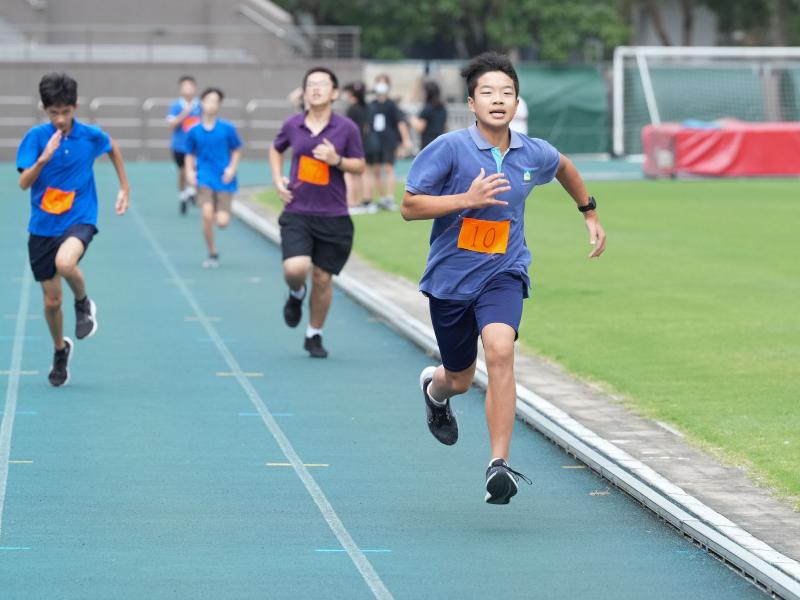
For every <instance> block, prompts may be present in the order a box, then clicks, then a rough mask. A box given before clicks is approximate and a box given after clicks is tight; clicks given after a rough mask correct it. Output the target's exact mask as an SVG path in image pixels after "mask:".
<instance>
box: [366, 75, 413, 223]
mask: <svg viewBox="0 0 800 600" xmlns="http://www.w3.org/2000/svg"><path fill="white" fill-rule="evenodd" d="M390 90H391V83H390V81H389V76H388V75H378V77H376V78H375V87H374V91H375V99H374V100H373V101H372V102H370V103H369V107H368V118H367V124H368V126H369V133H368V134H367V137H366V140H365V144H364V151H365V154H366V159H367V168H368V170H369V173H368V176H367V190H366V197H367V198H369V199H372V198H374V195H375V193H376V192H377V194H378V206H380V207H381V208H384V209H386V210H394V209H395V200H394V194H395V175H394V160H395V156H396V155H397V154H398V147H399V150H400V153H402V154H408V153H410V151H411V138H410V136H409V134H408V125H407V124H406V120H405V115H404V114H403V112H402V111H401V110H400V108H399V107H398V106H397V104H396V103H395V102H394V100H392V99H391V98H389V92H390Z"/></svg>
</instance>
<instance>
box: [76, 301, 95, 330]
mask: <svg viewBox="0 0 800 600" xmlns="http://www.w3.org/2000/svg"><path fill="white" fill-rule="evenodd" d="M95 333H97V305H96V304H95V303H94V300H92V299H91V298H89V296H86V298H84V299H83V300H81V301H77V300H76V301H75V337H77V338H78V339H79V340H82V339H84V338H90V337H92V336H93V335H94V334H95Z"/></svg>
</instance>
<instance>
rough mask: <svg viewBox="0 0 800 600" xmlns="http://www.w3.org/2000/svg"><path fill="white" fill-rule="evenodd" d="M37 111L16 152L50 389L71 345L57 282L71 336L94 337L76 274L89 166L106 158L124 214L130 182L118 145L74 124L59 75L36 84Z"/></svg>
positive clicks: (92, 201)
mask: <svg viewBox="0 0 800 600" xmlns="http://www.w3.org/2000/svg"><path fill="white" fill-rule="evenodd" d="M39 95H40V97H41V100H42V106H43V107H44V110H45V112H46V113H47V116H48V118H49V119H50V122H49V123H45V124H44V125H37V126H35V127H33V128H32V129H31V130H30V131H28V133H27V134H25V137H24V138H23V139H22V142H21V143H20V145H19V150H18V151H17V170H18V171H19V173H20V176H19V186H20V187H21V188H22V189H23V190H27V189H28V188H30V190H31V218H30V222H29V224H28V231H29V233H30V237H29V238H28V254H29V257H30V262H31V269H32V271H33V277H34V279H35V280H36V281H38V282H40V283H41V285H42V291H43V293H44V307H45V310H44V314H45V318H46V319H47V326H48V328H49V329H50V335H51V336H52V338H53V343H54V344H55V354H54V356H53V365H52V367H51V369H50V373H49V375H48V380H49V381H50V383H51V384H52V385H54V386H56V387H59V386H62V385H65V384H66V383H67V382H68V381H69V364H70V361H71V359H72V356H73V354H74V344H73V342H72V340H71V339H69V338H68V337H65V336H64V316H63V314H62V312H61V278H62V277H63V278H64V279H66V280H67V284H69V287H70V288H71V289H72V292H73V294H74V295H75V336H76V337H77V338H78V339H79V340H81V339H84V338H87V337H91V336H92V335H94V334H95V333H96V332H97V306H96V305H95V303H94V301H93V300H90V299H89V297H88V296H87V295H86V281H85V280H84V277H83V273H81V270H80V269H79V268H78V263H79V262H80V260H81V258H83V255H84V254H85V253H86V250H87V249H88V248H89V243H90V242H91V241H92V238H93V237H94V236H95V235H96V234H97V190H96V189H95V184H94V170H93V165H94V161H95V159H97V158H98V157H100V156H102V155H103V154H108V156H109V158H110V159H111V162H112V163H113V165H114V168H115V169H116V171H117V177H118V178H119V187H120V189H119V192H118V194H117V204H116V211H117V214H118V215H122V214H124V213H125V211H126V210H127V209H128V192H129V188H128V179H127V177H126V175H125V166H124V164H123V162H122V153H121V152H120V151H119V147H118V146H117V144H116V143H115V142H114V141H113V140H112V139H111V138H110V137H109V136H108V134H107V133H105V132H104V131H103V130H102V129H100V128H99V127H94V126H91V125H84V124H83V123H81V122H80V121H78V120H77V119H76V118H75V111H76V110H77V108H78V84H77V83H76V82H75V80H74V79H72V78H71V77H69V76H68V75H66V74H64V73H50V74H48V75H45V76H44V77H42V80H41V82H40V83H39Z"/></svg>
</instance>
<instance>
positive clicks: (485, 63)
mask: <svg viewBox="0 0 800 600" xmlns="http://www.w3.org/2000/svg"><path fill="white" fill-rule="evenodd" d="M492 71H500V72H501V73H505V74H506V75H508V76H509V77H510V78H511V79H512V81H513V82H514V91H515V92H516V95H517V96H519V78H518V77H517V72H516V71H515V70H514V65H512V64H511V60H510V59H509V58H508V57H507V56H505V55H504V54H498V53H497V52H484V53H483V54H480V55H478V56H476V57H475V58H473V59H472V60H471V61H470V63H469V64H468V65H467V66H466V67H464V68H463V69H462V70H461V76H462V77H463V78H464V79H466V80H467V93H468V94H469V96H470V97H472V98H474V97H475V87H476V86H477V85H478V79H480V76H481V75H484V74H485V73H491V72H492Z"/></svg>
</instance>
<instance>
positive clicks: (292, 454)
mask: <svg viewBox="0 0 800 600" xmlns="http://www.w3.org/2000/svg"><path fill="white" fill-rule="evenodd" d="M130 212H131V214H132V215H133V217H134V219H135V220H136V222H137V223H138V224H139V227H140V228H141V230H142V233H143V234H144V237H146V238H147V240H148V241H149V242H150V245H151V246H152V247H153V250H154V251H155V253H156V255H157V256H158V258H159V260H161V263H162V264H163V265H164V268H165V269H166V270H167V272H168V273H169V281H171V282H172V283H174V285H176V286H177V287H178V289H179V290H180V292H181V294H183V297H184V298H185V299H186V302H188V303H189V306H191V308H192V312H194V314H195V315H196V316H197V318H198V320H199V322H200V323H201V324H202V325H203V327H204V328H205V330H206V333H208V337H209V338H210V339H211V341H213V342H214V345H215V346H216V347H217V350H218V351H219V353H220V355H222V358H223V359H224V360H225V362H226V363H227V364H228V367H229V368H230V370H231V372H233V373H235V374H236V380H237V381H238V382H239V385H240V386H241V387H242V389H243V390H244V392H245V394H247V396H248V397H249V398H250V401H251V402H252V403H253V406H254V407H255V409H256V410H257V411H258V413H259V414H260V415H261V420H262V421H263V422H264V425H266V427H267V429H268V430H269V432H270V433H271V434H272V437H273V438H275V441H276V442H277V444H278V446H279V447H280V449H281V451H282V452H283V455H284V456H285V457H286V458H287V460H288V461H289V462H290V463H291V465H292V468H293V469H294V471H295V473H297V476H298V477H299V478H300V481H302V482H303V485H304V486H305V488H306V491H308V493H309V495H310V496H311V498H312V499H313V500H314V502H315V503H316V505H317V507H318V508H319V511H320V513H322V517H323V518H324V519H325V522H326V523H328V527H330V528H331V531H332V532H333V534H334V535H335V536H336V538H337V539H338V540H339V543H340V544H341V545H342V548H343V549H344V550H345V551H346V552H347V554H348V556H349V557H350V560H352V561H353V564H354V565H355V566H356V568H357V569H358V571H359V572H360V573H361V577H363V578H364V581H365V582H366V584H367V585H368V586H369V589H370V590H371V591H372V594H373V595H374V596H375V598H378V599H379V600H389V599H392V598H394V597H393V596H392V594H391V592H389V590H388V589H387V588H386V586H385V585H384V583H383V581H381V578H380V576H378V573H377V571H375V568H374V567H373V566H372V563H370V562H369V560H368V559H367V557H366V556H365V555H364V552H363V551H362V550H360V549H359V547H358V546H357V545H356V543H355V541H354V540H353V537H352V536H351V535H350V532H348V531H347V529H346V528H345V526H344V524H343V523H342V521H341V519H340V518H339V516H338V515H337V514H336V511H335V510H334V509H333V506H332V505H331V503H330V502H329V501H328V498H327V497H326V496H325V493H324V492H323V491H322V488H320V487H319V485H318V484H317V482H316V481H315V480H314V478H313V477H312V476H311V474H310V473H309V472H308V469H306V467H305V466H304V465H303V461H302V459H301V458H300V456H299V455H298V454H297V451H296V450H295V449H294V446H292V444H291V442H290V441H289V438H288V437H286V434H285V433H283V430H282V429H281V427H280V425H278V422H277V421H276V420H275V418H274V417H273V415H272V413H270V412H269V409H268V408H267V406H266V404H264V400H262V398H261V396H260V394H259V393H258V391H256V389H255V388H254V387H253V384H252V383H250V380H249V379H247V377H245V375H244V371H243V370H242V368H241V367H240V366H239V362H238V361H237V360H236V358H235V357H234V356H233V354H232V353H231V351H230V350H229V349H228V346H227V344H225V342H224V341H223V340H222V338H221V337H220V335H219V333H218V332H217V328H216V327H214V325H213V324H212V323H211V321H210V320H209V319H208V316H207V315H206V313H205V311H203V309H202V308H201V307H200V304H199V303H198V302H197V299H196V298H195V296H194V294H192V292H191V290H190V289H189V287H188V286H187V285H186V283H185V282H184V280H183V278H182V277H181V275H180V274H179V273H178V271H177V269H176V268H175V266H174V265H173V264H172V261H171V260H170V258H169V256H167V253H166V252H165V251H164V249H163V248H162V247H161V244H160V243H159V242H158V240H157V239H156V238H155V236H153V233H152V232H151V231H150V228H149V227H148V225H147V223H146V222H145V220H144V219H143V218H142V217H141V216H140V215H139V212H138V211H137V210H135V209H134V210H131V211H130Z"/></svg>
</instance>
